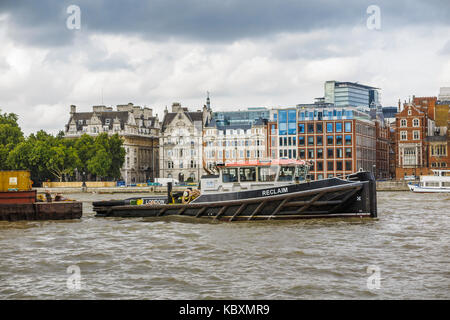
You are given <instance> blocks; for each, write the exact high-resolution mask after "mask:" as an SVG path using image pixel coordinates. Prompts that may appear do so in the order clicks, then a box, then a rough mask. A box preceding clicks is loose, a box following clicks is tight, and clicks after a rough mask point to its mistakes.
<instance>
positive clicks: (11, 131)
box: [0, 110, 24, 170]
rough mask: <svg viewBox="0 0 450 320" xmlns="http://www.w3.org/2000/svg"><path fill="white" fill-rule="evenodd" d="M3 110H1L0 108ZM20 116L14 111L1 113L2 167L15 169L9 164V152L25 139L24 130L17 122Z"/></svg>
mask: <svg viewBox="0 0 450 320" xmlns="http://www.w3.org/2000/svg"><path fill="white" fill-rule="evenodd" d="M0 112H1V110H0ZM17 120H18V117H17V115H16V114H14V113H9V114H6V113H4V114H1V113H0V169H1V170H5V169H15V168H14V167H10V166H8V162H7V159H8V155H9V153H10V152H11V151H12V150H13V149H14V148H15V147H16V146H17V145H18V144H19V143H20V142H22V141H23V140H24V138H23V132H22V130H21V129H20V127H19V125H18V123H17Z"/></svg>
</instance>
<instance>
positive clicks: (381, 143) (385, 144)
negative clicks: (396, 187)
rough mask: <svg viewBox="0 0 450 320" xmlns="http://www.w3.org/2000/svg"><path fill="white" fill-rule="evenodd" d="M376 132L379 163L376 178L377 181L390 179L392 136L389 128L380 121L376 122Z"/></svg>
mask: <svg viewBox="0 0 450 320" xmlns="http://www.w3.org/2000/svg"><path fill="white" fill-rule="evenodd" d="M375 130H376V144H377V146H376V153H377V163H376V170H375V177H376V178H377V179H389V178H390V177H391V175H390V174H389V151H390V141H389V139H390V134H389V127H387V126H386V125H385V124H384V123H383V122H381V121H380V120H376V121H375Z"/></svg>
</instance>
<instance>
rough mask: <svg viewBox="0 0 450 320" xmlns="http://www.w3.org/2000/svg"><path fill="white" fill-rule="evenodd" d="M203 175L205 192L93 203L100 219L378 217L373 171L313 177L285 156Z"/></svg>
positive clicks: (302, 165)
mask: <svg viewBox="0 0 450 320" xmlns="http://www.w3.org/2000/svg"><path fill="white" fill-rule="evenodd" d="M217 169H218V174H215V175H208V176H203V177H202V179H201V193H200V192H195V190H186V191H185V192H184V193H181V194H177V193H174V192H172V190H171V185H169V187H168V194H167V197H158V196H154V197H143V198H130V199H126V200H118V201H98V202H94V203H93V206H94V211H95V212H96V217H163V216H187V217H193V218H198V219H212V220H220V221H252V220H281V219H302V218H331V217H372V218H375V217H377V203H376V184H375V179H374V176H373V174H372V173H370V172H362V171H361V172H357V173H354V174H350V175H348V176H347V177H346V178H345V179H343V178H337V177H334V178H329V179H323V180H317V181H311V180H310V179H309V172H308V171H309V164H308V163H306V162H304V161H297V160H287V159H286V160H285V159H281V160H278V161H266V162H263V161H256V162H241V163H239V162H236V163H228V164H225V165H220V166H217Z"/></svg>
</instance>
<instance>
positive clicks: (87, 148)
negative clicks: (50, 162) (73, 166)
mask: <svg viewBox="0 0 450 320" xmlns="http://www.w3.org/2000/svg"><path fill="white" fill-rule="evenodd" d="M74 148H75V150H76V153H77V155H78V159H79V163H78V165H77V168H78V171H79V172H88V171H89V170H88V167H87V163H88V161H89V160H90V159H92V158H93V157H94V156H95V152H96V150H95V145H94V138H92V137H91V136H89V135H87V134H83V135H82V136H81V137H80V138H78V139H76V141H75V143H74Z"/></svg>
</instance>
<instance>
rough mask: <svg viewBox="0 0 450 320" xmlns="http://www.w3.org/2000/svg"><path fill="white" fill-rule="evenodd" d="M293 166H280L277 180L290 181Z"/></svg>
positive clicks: (293, 169) (292, 175) (292, 174)
mask: <svg viewBox="0 0 450 320" xmlns="http://www.w3.org/2000/svg"><path fill="white" fill-rule="evenodd" d="M294 171H295V167H281V168H280V174H279V176H278V181H292V178H293V177H294Z"/></svg>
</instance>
